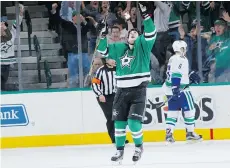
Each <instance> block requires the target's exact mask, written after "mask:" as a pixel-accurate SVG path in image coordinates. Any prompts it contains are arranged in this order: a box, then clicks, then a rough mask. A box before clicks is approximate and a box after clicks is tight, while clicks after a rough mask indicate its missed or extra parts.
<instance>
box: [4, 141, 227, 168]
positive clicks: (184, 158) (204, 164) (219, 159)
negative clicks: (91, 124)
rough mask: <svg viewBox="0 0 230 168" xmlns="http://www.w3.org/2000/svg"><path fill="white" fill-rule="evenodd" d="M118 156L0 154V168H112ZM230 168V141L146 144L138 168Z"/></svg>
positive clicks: (45, 151)
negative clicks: (113, 158)
mask: <svg viewBox="0 0 230 168" xmlns="http://www.w3.org/2000/svg"><path fill="white" fill-rule="evenodd" d="M133 149H134V148H133V145H132V144H130V145H128V146H127V147H126V149H125V156H124V160H123V164H122V165H121V166H116V167H118V168H130V167H134V166H133V164H132V161H131V158H132V154H133ZM114 153H115V148H114V147H112V146H111V145H104V146H68V147H51V148H27V149H5V150H1V157H2V158H1V168H110V167H111V168H112V167H114V166H112V164H111V162H110V158H111V156H112V155H113V154H114ZM210 166H212V167H215V168H230V141H204V142H201V143H197V144H185V143H184V142H177V143H176V144H174V145H173V146H164V144H163V143H145V145H144V153H143V156H142V159H141V161H140V162H139V163H138V164H137V165H136V168H209V167H210Z"/></svg>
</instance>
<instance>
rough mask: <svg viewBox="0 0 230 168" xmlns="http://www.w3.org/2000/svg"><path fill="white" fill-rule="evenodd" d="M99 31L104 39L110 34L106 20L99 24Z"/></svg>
mask: <svg viewBox="0 0 230 168" xmlns="http://www.w3.org/2000/svg"><path fill="white" fill-rule="evenodd" d="M97 29H98V31H99V32H100V33H101V37H102V38H103V37H105V36H106V35H107V34H108V25H107V23H106V22H105V19H103V20H102V21H101V22H99V23H98V26H97Z"/></svg>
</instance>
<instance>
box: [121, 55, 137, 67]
mask: <svg viewBox="0 0 230 168" xmlns="http://www.w3.org/2000/svg"><path fill="white" fill-rule="evenodd" d="M133 59H134V57H133V56H128V51H127V52H126V53H125V55H124V56H123V57H121V58H120V60H121V66H122V68H124V67H129V68H130V67H131V65H130V64H131V61H132V60H133Z"/></svg>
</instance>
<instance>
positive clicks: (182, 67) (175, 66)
mask: <svg viewBox="0 0 230 168" xmlns="http://www.w3.org/2000/svg"><path fill="white" fill-rule="evenodd" d="M166 75H167V79H166V81H165V83H164V85H163V89H164V91H165V94H166V95H172V82H171V81H172V78H175V77H176V78H181V82H180V88H184V87H185V86H186V85H187V84H189V63H188V59H187V58H186V57H185V56H181V55H178V54H176V55H174V56H172V57H171V58H170V59H169V62H168V66H167V72H166Z"/></svg>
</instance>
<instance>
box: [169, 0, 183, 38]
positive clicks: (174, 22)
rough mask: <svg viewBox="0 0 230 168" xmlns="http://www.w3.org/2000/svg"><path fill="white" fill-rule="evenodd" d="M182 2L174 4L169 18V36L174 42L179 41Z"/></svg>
mask: <svg viewBox="0 0 230 168" xmlns="http://www.w3.org/2000/svg"><path fill="white" fill-rule="evenodd" d="M179 5H180V2H172V8H171V13H170V18H169V35H170V36H171V38H172V41H175V40H179V38H180V34H179V32H178V28H179V26H180V22H181V21H180V10H179Z"/></svg>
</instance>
